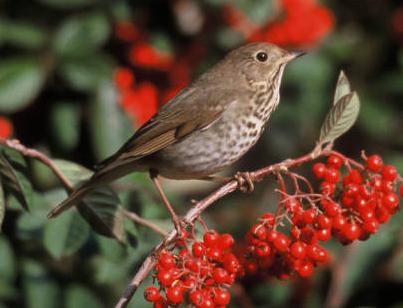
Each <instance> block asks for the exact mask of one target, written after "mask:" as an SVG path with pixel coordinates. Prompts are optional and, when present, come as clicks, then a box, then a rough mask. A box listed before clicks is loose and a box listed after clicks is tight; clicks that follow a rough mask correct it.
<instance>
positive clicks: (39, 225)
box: [7, 189, 66, 242]
mask: <svg viewBox="0 0 403 308" xmlns="http://www.w3.org/2000/svg"><path fill="white" fill-rule="evenodd" d="M63 196H66V193H65V191H64V190H63V189H54V190H48V191H46V192H41V193H34V194H33V202H32V206H31V208H30V212H29V213H28V212H23V213H21V215H19V217H18V220H17V224H16V227H17V228H16V235H17V237H18V239H20V240H23V241H27V242H30V241H35V242H40V241H42V239H43V234H42V233H43V230H44V227H45V225H46V224H47V223H48V222H49V220H48V219H47V217H46V214H47V213H48V212H49V210H50V208H51V205H54V204H55V203H56V202H58V201H59V200H60V199H61V198H62V197H63ZM11 201H12V200H8V201H7V205H8V206H9V207H10V202H11Z"/></svg>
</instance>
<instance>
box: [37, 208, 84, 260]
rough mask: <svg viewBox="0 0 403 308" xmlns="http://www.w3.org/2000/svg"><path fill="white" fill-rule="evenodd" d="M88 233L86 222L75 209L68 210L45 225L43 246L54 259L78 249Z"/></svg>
mask: <svg viewBox="0 0 403 308" xmlns="http://www.w3.org/2000/svg"><path fill="white" fill-rule="evenodd" d="M89 234H90V229H89V226H88V224H87V223H86V222H85V221H84V220H83V219H82V218H81V216H80V215H79V214H78V213H77V212H76V211H68V212H66V213H64V214H63V215H60V217H59V218H58V219H53V220H51V221H49V223H48V224H47V225H46V226H45V230H44V238H43V242H44V245H45V248H46V249H47V250H48V251H49V253H50V254H51V255H52V256H53V257H54V258H56V259H60V258H61V257H65V256H70V255H72V254H74V253H75V252H76V251H77V250H78V249H80V248H81V247H82V246H83V245H84V243H85V242H86V241H87V239H88V237H89Z"/></svg>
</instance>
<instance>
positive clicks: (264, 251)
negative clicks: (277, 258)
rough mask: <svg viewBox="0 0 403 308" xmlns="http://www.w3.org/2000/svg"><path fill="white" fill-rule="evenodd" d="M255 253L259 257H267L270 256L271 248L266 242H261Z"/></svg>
mask: <svg viewBox="0 0 403 308" xmlns="http://www.w3.org/2000/svg"><path fill="white" fill-rule="evenodd" d="M255 253H256V255H257V256H258V257H266V256H268V255H270V246H269V244H267V243H266V242H261V243H259V244H258V245H257V247H256V250H255Z"/></svg>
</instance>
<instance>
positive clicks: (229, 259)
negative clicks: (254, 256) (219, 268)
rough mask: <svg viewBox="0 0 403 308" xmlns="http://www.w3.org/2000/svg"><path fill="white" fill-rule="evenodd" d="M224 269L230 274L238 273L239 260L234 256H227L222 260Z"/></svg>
mask: <svg viewBox="0 0 403 308" xmlns="http://www.w3.org/2000/svg"><path fill="white" fill-rule="evenodd" d="M222 262H223V264H224V268H225V269H226V270H227V271H228V272H229V273H236V272H238V270H239V267H240V264H239V261H238V259H237V258H236V257H235V256H234V255H233V254H227V255H225V256H224V258H223V260H222Z"/></svg>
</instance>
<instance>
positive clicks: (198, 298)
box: [189, 290, 204, 307]
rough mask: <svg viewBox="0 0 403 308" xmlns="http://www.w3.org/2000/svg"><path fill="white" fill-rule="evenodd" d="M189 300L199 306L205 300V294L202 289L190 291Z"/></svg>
mask: <svg viewBox="0 0 403 308" xmlns="http://www.w3.org/2000/svg"><path fill="white" fill-rule="evenodd" d="M189 300H190V302H191V303H192V304H193V305H195V306H197V307H199V305H200V304H201V303H202V302H203V300H204V294H203V292H202V291H201V290H195V291H191V292H190V293H189Z"/></svg>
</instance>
